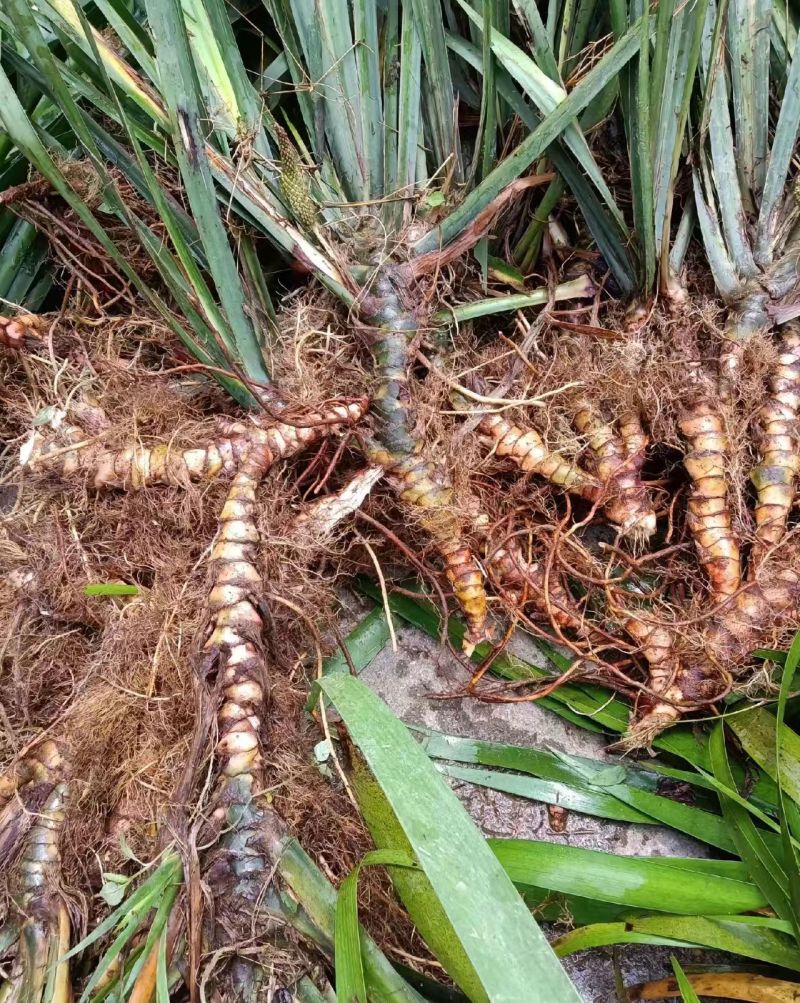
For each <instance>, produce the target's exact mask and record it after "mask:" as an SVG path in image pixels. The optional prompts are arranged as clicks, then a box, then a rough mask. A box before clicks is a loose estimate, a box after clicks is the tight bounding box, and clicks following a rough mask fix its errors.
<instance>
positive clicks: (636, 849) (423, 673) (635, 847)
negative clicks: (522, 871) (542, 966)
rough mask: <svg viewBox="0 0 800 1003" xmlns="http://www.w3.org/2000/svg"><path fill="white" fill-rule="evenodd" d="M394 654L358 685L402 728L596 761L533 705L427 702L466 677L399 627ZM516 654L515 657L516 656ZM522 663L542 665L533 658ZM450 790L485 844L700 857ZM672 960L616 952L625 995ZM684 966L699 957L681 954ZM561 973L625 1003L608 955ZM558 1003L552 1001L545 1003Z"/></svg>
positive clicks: (512, 800)
mask: <svg viewBox="0 0 800 1003" xmlns="http://www.w3.org/2000/svg"><path fill="white" fill-rule="evenodd" d="M397 639H398V651H397V652H396V653H395V652H393V651H392V648H391V645H387V646H386V648H384V650H383V651H382V652H381V654H380V655H378V656H377V657H376V658H375V659H374V661H373V662H372V663H371V664H370V665H369V666H368V667H367V668H366V669H365V670H364V671H363V673H362V675H361V678H362V679H363V680H364V682H366V683H367V684H368V685H369V686H370V687H371V688H372V689H373V690H374V691H375V692H376V693H377V694H378V695H379V696H380V697H382V699H383V700H385V701H386V703H388V704H389V706H390V707H391V708H392V710H393V711H394V712H395V713H396V714H397V715H398V717H400V718H401V719H402V720H403V721H405V722H406V723H407V724H411V725H424V726H426V727H428V728H433V729H435V730H437V731H441V732H445V733H447V734H451V735H462V736H465V737H470V738H479V739H484V740H487V741H491V740H495V741H501V742H506V743H512V744H515V745H523V746H535V747H539V748H544V749H553V750H557V751H562V752H567V753H572V754H576V755H583V756H593V757H596V758H598V759H599V758H601V757H603V755H604V751H603V746H604V742H603V740H602V738H599V737H598V736H594V735H592V734H590V733H589V732H586V731H582V730H581V729H579V728H577V727H574V726H572V725H570V724H569V723H567V722H565V721H563V720H562V719H561V718H559V717H557V716H556V715H554V714H552V713H550V712H548V711H546V710H543V709H542V708H541V707H539V706H537V704H535V703H523V704H489V703H482V702H480V701H478V700H474V699H466V700H465V699H462V700H447V701H442V700H434V699H431V694H435V693H442V692H450V691H453V690H456V689H458V688H459V687H461V686H463V685H464V682H465V672H464V669H463V668H462V667H461V666H460V665H459V664H458V662H457V661H456V660H455V659H454V658H453V657H452V655H450V653H449V652H448V651H447V650H443V649H442V648H440V647H439V645H438V644H437V643H436V642H434V641H432V640H430V639H429V638H428V637H426V636H425V635H424V634H422V633H421V632H419V631H417V630H414V629H412V628H406V627H401V628H399V630H398V632H397ZM517 653H518V654H521V655H522V654H523V652H522V651H519V650H518V652H517ZM524 657H525V658H526V659H528V660H530V661H533V660H534V659H535V658H536V657H539V658H541V656H540V655H539V653H538V652H537V651H536V649H535V648H532V649H530V650H527V649H526V650H525V652H524ZM454 789H455V790H456V792H457V793H458V795H459V797H460V798H461V799H462V801H463V802H464V804H465V806H466V807H467V809H468V810H469V812H470V814H471V815H472V817H473V818H474V819H475V821H476V822H477V823H478V825H479V826H480V827H481V829H482V830H483V832H484V833H485V834H486V835H487V836H501V837H502V836H515V837H527V838H536V839H543V840H548V841H550V842H557V843H567V844H570V845H573V846H587V847H592V848H595V849H602V850H609V851H613V852H614V853H619V854H627V855H641V856H667V855H672V856H701V855H702V854H703V847H702V846H701V845H700V844H698V843H696V842H695V841H693V840H691V839H689V838H688V837H685V836H682V835H681V834H679V833H676V832H673V831H672V830H669V829H665V828H661V827H656V826H642V825H630V824H623V823H617V822H607V821H604V820H602V819H596V818H590V817H588V816H586V815H579V814H576V813H573V812H571V813H570V814H569V815H568V817H567V822H566V830H565V831H564V832H563V833H559V832H554V831H553V829H552V828H551V827H550V822H549V816H548V812H547V808H546V806H545V805H542V804H538V803H535V802H532V801H528V800H525V799H523V798H519V797H515V796H512V795H508V794H502V793H499V792H496V791H492V790H489V789H487V788H483V787H476V786H473V785H472V784H467V783H461V782H458V783H454ZM669 954H670V952H669V951H667V950H664V949H660V948H651V947H624V948H620V949H618V951H617V957H618V959H619V963H620V967H621V970H622V973H623V975H624V981H625V983H626V984H627V985H632V984H635V983H638V982H644V981H647V980H649V979H654V978H662V977H664V976H665V975H668V974H672V973H671V969H670V966H669ZM680 954H681V955H682V960H683V961H684V962H685V963H692V962H695V963H696V962H697V961H698V960H699V952H680ZM566 967H567V969H568V970H569V972H570V974H571V976H572V978H573V980H574V981H575V984H576V985H577V987H578V989H579V991H580V993H581V995H582V996H583V999H584V1000H585V1003H625V1001H624V999H621V998H620V997H619V996H618V994H617V991H616V989H615V986H614V972H613V964H612V953H611V950H610V949H608V950H595V951H587V952H584V953H582V954H579V955H576V956H575V957H573V958H568V959H566ZM553 1003H557V1001H553Z"/></svg>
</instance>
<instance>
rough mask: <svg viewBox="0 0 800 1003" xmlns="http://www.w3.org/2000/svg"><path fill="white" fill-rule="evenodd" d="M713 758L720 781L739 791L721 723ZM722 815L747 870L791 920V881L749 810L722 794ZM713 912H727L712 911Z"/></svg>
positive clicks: (780, 913) (715, 733)
mask: <svg viewBox="0 0 800 1003" xmlns="http://www.w3.org/2000/svg"><path fill="white" fill-rule="evenodd" d="M710 750H711V757H712V763H713V767H714V775H715V777H716V779H717V780H718V781H719V782H720V783H722V784H725V785H726V786H727V787H729V788H731V789H734V790H735V782H734V779H733V774H732V773H731V770H730V765H729V763H728V756H727V753H726V751H725V732H724V725H723V724H722V723H721V722H720V724H718V725H717V726H716V727H715V728H714V730H713V731H712V733H711V744H710ZM720 805H721V807H722V814H723V816H724V817H725V819H726V820H727V821H728V823H729V825H730V827H731V834H732V836H733V839H734V842H735V843H736V848H737V850H738V852H739V856H740V857H741V858H742V860H743V861H744V863H745V864H746V866H747V870H748V873H749V874H750V876H751V877H752V879H753V880H754V881H755V882H756V883H757V884H758V886H759V888H760V889H761V890H762V892H763V893H764V895H765V896H766V898H767V900H768V902H769V904H770V905H771V906H772V908H773V909H774V910H775V912H776V913H777V914H778V916H780V917H781V919H785V920H786V919H789V918H790V916H791V907H790V903H789V898H788V896H787V894H786V891H785V888H786V884H787V877H786V874H785V873H784V871H783V868H782V867H781V864H780V862H779V861H778V860H777V859H776V857H775V855H774V854H773V853H772V851H771V849H770V848H769V847H768V846H767V844H766V842H765V840H764V838H763V835H762V833H761V831H760V830H759V829H757V828H756V825H755V822H754V821H753V819H752V818H751V816H750V814H749V813H748V812H747V811H746V810H745V808H744V807H743V806H742V805H741V804H739V803H738V802H737V801H736V800H734V799H733V798H730V797H728V796H727V795H725V794H722V793H720ZM708 911H709V912H715V911H719V912H722V911H724V910H712V909H709V910H708Z"/></svg>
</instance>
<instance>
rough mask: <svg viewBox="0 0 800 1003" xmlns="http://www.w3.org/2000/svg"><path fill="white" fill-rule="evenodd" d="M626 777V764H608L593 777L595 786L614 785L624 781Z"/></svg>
mask: <svg viewBox="0 0 800 1003" xmlns="http://www.w3.org/2000/svg"><path fill="white" fill-rule="evenodd" d="M624 779H625V767H624V766H608V767H606V768H605V769H603V770H598V771H597V773H595V775H594V777H593V778H592V784H593V785H594V786H595V787H614V786H615V785H616V784H620V783H622V781H623V780H624Z"/></svg>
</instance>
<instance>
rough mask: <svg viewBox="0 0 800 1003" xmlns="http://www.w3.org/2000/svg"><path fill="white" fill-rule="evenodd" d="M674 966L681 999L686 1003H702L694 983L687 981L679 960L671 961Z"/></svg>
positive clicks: (673, 959) (672, 959)
mask: <svg viewBox="0 0 800 1003" xmlns="http://www.w3.org/2000/svg"><path fill="white" fill-rule="evenodd" d="M670 961H671V962H672V966H673V971H674V972H675V981H676V983H677V984H678V989H679V990H680V992H681V999H682V1000H683V1001H684V1003H700V1000H699V999H698V995H697V993H696V992H695V990H694V989H693V988H692V983H691V982H690V981H689V979H687V977H686V975H685V974H684V970H683V968H681V966H680V964H679V962H678V959H677V958H675V957H673V958H671V959H670Z"/></svg>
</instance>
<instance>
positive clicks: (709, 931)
mask: <svg viewBox="0 0 800 1003" xmlns="http://www.w3.org/2000/svg"><path fill="white" fill-rule="evenodd" d="M753 919H760V917H742V916H739V917H722V916H644V917H633V918H631V919H629V920H627V921H626V922H624V923H599V924H595V925H593V926H585V927H580V928H579V929H577V930H574V931H572V932H571V933H567V934H565V935H564V936H563V937H560V938H559V939H558V940H557V941H556V942H555V944H554V947H555V950H556V953H557V954H558V956H559V957H562V958H563V957H566V956H567V955H569V954H574V953H575V952H576V951H584V950H586V949H587V948H590V947H605V946H608V945H610V944H654V945H663V946H671V947H709V948H713V949H715V950H719V951H728V952H729V953H731V954H739V955H741V956H742V957H745V958H754V959H755V960H756V961H764V962H766V963H767V964H772V965H778V966H779V967H781V968H789V969H792V970H793V971H798V970H800V951H798V950H797V947H796V946H795V945H794V944H793V942H792V940H791V939H790V938H789V937H787V936H785V934H783V933H778V932H776V931H774V930H771V929H769V928H765V927H764V926H762V925H761V924H757V923H754V922H753Z"/></svg>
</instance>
